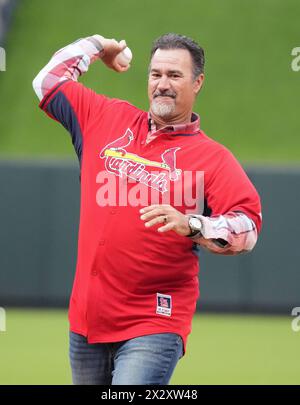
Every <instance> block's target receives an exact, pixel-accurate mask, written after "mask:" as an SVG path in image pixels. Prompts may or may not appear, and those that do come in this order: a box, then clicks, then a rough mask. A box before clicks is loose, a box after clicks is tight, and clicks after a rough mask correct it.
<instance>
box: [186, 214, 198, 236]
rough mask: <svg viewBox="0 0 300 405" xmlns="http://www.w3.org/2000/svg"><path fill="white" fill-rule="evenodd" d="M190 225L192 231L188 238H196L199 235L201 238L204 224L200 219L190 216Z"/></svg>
mask: <svg viewBox="0 0 300 405" xmlns="http://www.w3.org/2000/svg"><path fill="white" fill-rule="evenodd" d="M188 224H189V227H190V229H191V233H190V234H189V235H187V236H196V235H197V234H199V236H201V230H202V222H201V220H200V219H199V218H198V217H193V216H189V222H188Z"/></svg>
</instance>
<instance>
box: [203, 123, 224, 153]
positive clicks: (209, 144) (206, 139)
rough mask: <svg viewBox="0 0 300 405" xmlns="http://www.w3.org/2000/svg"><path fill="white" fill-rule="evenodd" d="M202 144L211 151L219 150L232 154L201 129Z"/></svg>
mask: <svg viewBox="0 0 300 405" xmlns="http://www.w3.org/2000/svg"><path fill="white" fill-rule="evenodd" d="M199 140H201V143H202V145H205V147H206V148H208V149H209V150H211V151H215V152H219V153H222V154H232V152H231V151H230V150H229V149H228V147H227V146H225V145H224V144H223V143H221V142H219V141H217V140H216V139H213V138H211V137H210V136H208V135H207V134H206V133H205V132H204V131H203V130H202V129H201V130H200V137H199Z"/></svg>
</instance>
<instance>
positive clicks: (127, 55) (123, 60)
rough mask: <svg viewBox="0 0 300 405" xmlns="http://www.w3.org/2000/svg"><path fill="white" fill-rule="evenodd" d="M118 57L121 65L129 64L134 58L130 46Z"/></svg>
mask: <svg viewBox="0 0 300 405" xmlns="http://www.w3.org/2000/svg"><path fill="white" fill-rule="evenodd" d="M116 59H117V62H118V63H119V64H120V65H121V66H124V67H125V66H127V65H129V63H130V62H131V59H132V52H131V50H130V49H129V48H128V46H127V47H126V48H125V49H124V50H123V51H122V52H120V53H119V54H118V55H117V56H116Z"/></svg>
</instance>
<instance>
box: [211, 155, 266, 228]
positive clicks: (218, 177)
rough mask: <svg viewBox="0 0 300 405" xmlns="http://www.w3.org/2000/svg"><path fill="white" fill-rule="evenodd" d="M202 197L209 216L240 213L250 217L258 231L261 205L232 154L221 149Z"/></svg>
mask: <svg viewBox="0 0 300 405" xmlns="http://www.w3.org/2000/svg"><path fill="white" fill-rule="evenodd" d="M205 198H206V202H207V206H208V208H209V209H210V211H211V215H210V216H212V217H214V216H218V215H224V214H227V213H229V212H241V213H244V214H245V215H247V217H248V218H250V219H251V220H252V221H253V222H254V224H255V226H256V228H257V231H258V232H259V231H260V229H261V223H262V217H261V202H260V197H259V195H258V192H257V191H256V189H255V187H254V185H253V184H252V182H251V181H250V179H249V177H248V176H247V174H246V173H245V171H244V169H243V168H242V166H241V165H240V163H239V162H238V161H237V159H236V158H235V157H234V156H233V154H232V153H231V152H230V151H229V150H228V149H226V148H225V147H222V149H221V159H220V160H219V162H218V167H216V169H215V171H214V173H211V175H210V178H209V179H208V182H207V184H206V191H205Z"/></svg>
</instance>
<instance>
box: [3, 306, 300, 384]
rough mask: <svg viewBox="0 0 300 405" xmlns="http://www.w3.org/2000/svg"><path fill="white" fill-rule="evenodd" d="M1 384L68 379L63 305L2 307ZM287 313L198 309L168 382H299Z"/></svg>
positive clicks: (294, 340) (298, 336) (298, 365)
mask: <svg viewBox="0 0 300 405" xmlns="http://www.w3.org/2000/svg"><path fill="white" fill-rule="evenodd" d="M6 316H7V332H2V333H0V363H1V367H0V384H71V376H70V369H69V363H68V322H67V313H66V311H64V310H16V309H7V314H6ZM299 339H300V332H298V333H296V332H293V331H292V329H291V318H289V317H266V316H233V315H208V314H201V315H199V314H198V315H197V316H196V317H195V318H194V323H193V331H192V334H191V335H190V338H189V342H188V347H187V354H186V356H185V357H184V358H183V359H181V360H180V362H179V364H178V367H177V369H176V372H175V374H174V376H173V378H172V381H171V383H172V384H299V383H300V362H299V356H298V352H299Z"/></svg>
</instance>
